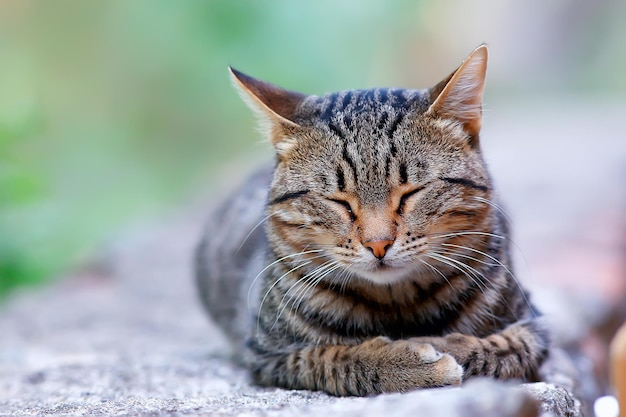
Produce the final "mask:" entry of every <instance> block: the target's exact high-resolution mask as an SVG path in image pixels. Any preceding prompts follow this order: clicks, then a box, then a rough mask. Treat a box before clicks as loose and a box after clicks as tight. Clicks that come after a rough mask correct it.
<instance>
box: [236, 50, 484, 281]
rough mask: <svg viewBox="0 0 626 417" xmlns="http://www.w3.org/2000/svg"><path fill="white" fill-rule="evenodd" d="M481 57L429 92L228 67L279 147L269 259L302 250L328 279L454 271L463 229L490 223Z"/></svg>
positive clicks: (480, 53)
mask: <svg viewBox="0 0 626 417" xmlns="http://www.w3.org/2000/svg"><path fill="white" fill-rule="evenodd" d="M486 65H487V48H486V46H484V45H482V46H480V47H478V48H477V49H476V50H474V51H473V52H472V53H471V54H470V55H469V57H468V58H467V59H466V60H465V61H464V62H463V63H462V64H461V66H460V67H459V68H458V69H457V70H456V71H454V72H453V73H452V74H451V75H450V76H449V77H447V78H446V79H444V80H443V81H442V82H440V83H439V84H437V85H436V86H434V87H432V88H430V89H427V90H407V89H387V88H379V89H371V90H351V91H343V92H339V93H332V94H325V95H322V96H307V95H304V94H300V93H296V92H291V91H287V90H284V89H282V88H279V87H276V86H274V85H271V84H268V83H265V82H262V81H259V80H256V79H254V78H251V77H249V76H247V75H245V74H242V73H240V72H238V71H236V70H233V69H231V73H232V75H233V79H234V81H235V83H236V85H237V86H238V87H239V88H240V90H241V92H242V96H243V97H244V98H245V99H246V100H247V101H248V102H249V104H250V105H251V107H252V108H253V109H254V110H255V111H256V112H257V113H258V114H259V116H260V118H261V121H262V123H263V126H264V127H265V130H266V132H267V135H268V137H269V139H270V141H271V143H272V145H273V146H274V148H275V150H276V155H277V165H276V170H275V173H274V179H273V182H272V185H271V190H270V198H269V205H268V215H269V218H268V220H267V221H268V229H267V230H268V234H269V239H270V244H271V245H272V248H273V249H274V251H275V252H276V253H277V255H279V256H290V255H293V254H295V253H299V252H302V253H306V255H303V257H305V258H306V259H309V260H311V262H313V263H314V264H317V265H318V266H320V265H326V266H327V270H328V271H331V270H333V271H334V270H335V269H337V273H335V274H330V273H329V274H328V276H329V277H332V276H335V275H342V274H338V272H339V271H349V272H351V274H350V275H351V276H359V277H361V278H363V279H366V280H370V281H373V282H376V283H390V282H394V281H397V280H400V279H403V278H405V277H408V276H414V275H416V274H417V275H419V274H433V273H435V271H441V270H443V269H446V268H449V267H454V262H455V261H454V260H449V259H448V258H451V259H455V258H456V256H451V254H455V253H456V254H460V253H461V252H464V253H467V251H468V249H467V247H470V246H471V245H472V242H473V241H475V240H476V239H480V237H481V236H480V235H478V234H473V235H468V234H467V233H468V232H472V233H474V232H476V233H482V232H485V233H487V232H489V231H490V224H489V223H490V221H491V218H490V216H491V214H490V213H491V206H490V204H489V201H490V200H489V198H490V194H491V182H490V179H489V175H488V173H487V170H486V168H485V164H484V162H483V159H482V157H481V154H480V149H479V139H478V136H479V131H480V127H481V119H482V94H483V88H484V83H485V73H486ZM445 242H447V243H445ZM442 244H447V245H455V246H458V247H455V246H448V247H445V246H442ZM461 246H464V247H466V249H463V248H461ZM444 249H445V250H444ZM469 250H470V251H471V249H469ZM446 254H447V255H446ZM469 254H470V255H472V254H471V252H470V253H469ZM291 259H293V258H291ZM346 275H347V274H343V275H342V276H343V277H345V276H346Z"/></svg>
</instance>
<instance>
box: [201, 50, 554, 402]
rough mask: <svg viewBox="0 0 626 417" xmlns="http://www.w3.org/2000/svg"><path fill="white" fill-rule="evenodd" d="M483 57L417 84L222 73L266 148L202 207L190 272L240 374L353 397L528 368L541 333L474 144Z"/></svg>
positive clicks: (539, 348)
mask: <svg viewBox="0 0 626 417" xmlns="http://www.w3.org/2000/svg"><path fill="white" fill-rule="evenodd" d="M487 56H488V52H487V47H486V45H481V46H479V47H478V48H476V49H475V50H474V51H473V52H472V53H471V54H470V55H469V56H468V57H467V58H466V59H465V60H464V61H463V63H462V64H461V65H460V66H459V68H458V69H457V70H455V71H454V72H452V74H450V75H449V76H448V77H446V78H445V79H444V80H443V81H441V82H440V83H438V84H436V85H435V86H434V87H432V88H430V89H425V90H412V89H396V88H376V89H369V90H349V91H343V92H338V93H331V94H325V95H322V96H313V95H311V96H308V95H304V94H301V93H297V92H292V91H287V90H284V89H282V88H280V87H277V86H274V85H272V84H269V83H266V82H263V81H259V80H256V79H254V78H252V77H250V76H248V75H245V74H243V73H241V72H239V71H237V70H235V69H232V68H230V73H231V75H232V78H233V80H234V84H235V85H236V86H237V87H238V88H239V90H240V93H241V95H242V97H243V98H244V99H245V101H247V103H248V104H249V105H250V107H252V109H253V110H254V111H255V112H256V113H257V115H258V116H259V118H260V121H261V125H262V128H263V129H264V132H265V134H266V136H267V137H268V138H269V141H270V142H271V144H272V145H273V148H274V150H275V155H276V160H275V163H274V165H273V166H268V167H266V168H265V169H263V170H261V171H260V172H258V173H257V174H256V175H254V176H253V177H252V178H251V179H250V180H249V181H248V182H247V183H246V184H244V185H243V187H242V188H241V189H240V190H239V191H238V192H236V193H235V194H234V195H233V196H231V197H230V199H228V200H227V201H226V202H225V203H224V204H223V205H222V206H221V207H220V209H218V210H217V211H216V212H215V213H214V214H213V216H212V218H211V221H210V222H209V225H208V226H207V229H206V231H205V232H204V235H203V238H202V240H201V242H200V244H199V246H198V248H197V252H196V279H197V283H198V287H199V292H200V295H201V298H202V301H203V303H204V305H205V306H206V308H207V310H208V312H209V313H210V315H211V316H212V317H213V319H214V320H215V322H216V323H217V324H218V325H220V326H221V327H222V328H223V329H224V330H225V332H226V333H227V334H228V335H229V336H230V338H231V339H232V341H233V342H234V343H235V344H237V345H240V346H243V349H242V350H241V352H243V353H242V354H243V358H244V361H245V363H246V365H247V366H248V368H249V370H250V374H251V376H252V379H253V381H254V382H255V383H257V384H260V385H264V386H277V387H283V388H288V389H307V390H321V391H325V392H327V393H329V394H333V395H338V396H348V395H350V396H367V395H373V394H378V393H385V392H406V391H409V390H414V389H418V388H425V387H439V386H445V385H458V384H460V383H461V382H462V381H463V380H465V379H467V378H469V377H471V376H475V375H481V376H489V377H493V378H497V379H521V380H526V381H534V380H537V379H538V370H539V367H540V365H541V364H542V361H543V360H544V359H545V357H546V355H547V352H548V346H549V340H548V339H549V338H548V333H547V331H546V329H545V328H544V326H543V325H542V321H541V319H540V318H539V314H538V312H537V311H536V310H535V308H534V307H533V306H532V304H531V303H530V302H529V300H528V294H527V292H526V291H525V290H524V289H523V288H522V287H521V286H520V284H519V282H518V281H517V280H516V278H515V277H514V275H513V272H512V264H511V258H510V254H509V238H508V234H509V231H508V225H507V220H506V218H505V216H504V214H503V212H502V210H501V209H500V208H499V205H498V203H497V197H496V195H495V192H494V189H493V183H492V181H491V178H490V175H489V173H488V171H487V168H486V165H485V162H484V160H483V157H482V154H481V149H480V141H479V132H480V129H481V123H482V95H483V90H484V85H485V75H486V66H487Z"/></svg>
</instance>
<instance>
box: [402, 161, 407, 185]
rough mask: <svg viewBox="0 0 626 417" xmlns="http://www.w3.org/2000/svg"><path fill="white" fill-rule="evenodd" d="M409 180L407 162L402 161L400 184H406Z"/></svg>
mask: <svg viewBox="0 0 626 417" xmlns="http://www.w3.org/2000/svg"><path fill="white" fill-rule="evenodd" d="M407 182H409V174H408V173H407V171H406V164H405V163H404V162H402V163H401V164H400V184H406V183H407Z"/></svg>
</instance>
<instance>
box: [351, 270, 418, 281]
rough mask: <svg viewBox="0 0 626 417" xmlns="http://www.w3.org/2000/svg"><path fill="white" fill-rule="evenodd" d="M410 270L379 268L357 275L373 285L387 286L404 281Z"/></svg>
mask: <svg viewBox="0 0 626 417" xmlns="http://www.w3.org/2000/svg"><path fill="white" fill-rule="evenodd" d="M410 272H411V271H410V270H409V269H406V268H394V267H390V266H381V267H378V268H376V269H374V270H369V271H359V273H358V275H359V276H360V277H361V278H362V279H365V280H367V281H370V282H373V283H374V284H380V285H389V284H394V283H396V282H400V281H403V280H405V279H406V278H407V277H408V275H409V274H410Z"/></svg>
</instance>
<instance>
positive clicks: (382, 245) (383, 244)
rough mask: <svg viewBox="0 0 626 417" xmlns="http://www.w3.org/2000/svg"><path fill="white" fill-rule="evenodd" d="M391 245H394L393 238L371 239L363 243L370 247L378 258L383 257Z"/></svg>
mask: <svg viewBox="0 0 626 417" xmlns="http://www.w3.org/2000/svg"><path fill="white" fill-rule="evenodd" d="M391 245H393V240H370V241H369V242H365V243H363V246H365V247H366V248H367V249H369V250H370V251H371V252H372V253H373V254H374V256H375V257H377V258H378V259H383V257H384V256H385V254H386V253H387V251H388V250H389V248H390V247H391Z"/></svg>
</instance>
